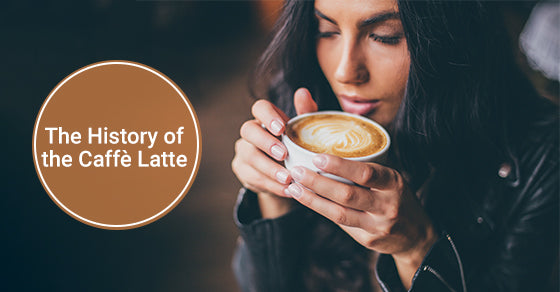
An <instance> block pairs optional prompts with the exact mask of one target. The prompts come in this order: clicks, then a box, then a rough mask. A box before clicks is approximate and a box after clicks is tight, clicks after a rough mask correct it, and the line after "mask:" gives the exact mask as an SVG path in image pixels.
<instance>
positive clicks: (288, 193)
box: [284, 188, 292, 197]
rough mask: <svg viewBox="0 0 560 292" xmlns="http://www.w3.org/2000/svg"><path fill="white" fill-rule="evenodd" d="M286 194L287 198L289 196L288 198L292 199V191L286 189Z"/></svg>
mask: <svg viewBox="0 0 560 292" xmlns="http://www.w3.org/2000/svg"><path fill="white" fill-rule="evenodd" d="M284 194H285V195H286V196H288V197H291V196H292V193H290V190H289V189H288V188H285V189H284Z"/></svg>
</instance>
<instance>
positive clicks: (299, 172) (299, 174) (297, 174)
mask: <svg viewBox="0 0 560 292" xmlns="http://www.w3.org/2000/svg"><path fill="white" fill-rule="evenodd" d="M290 174H291V175H292V178H293V179H295V180H296V181H300V180H302V179H303V168H301V167H299V166H297V167H294V168H292V170H290Z"/></svg>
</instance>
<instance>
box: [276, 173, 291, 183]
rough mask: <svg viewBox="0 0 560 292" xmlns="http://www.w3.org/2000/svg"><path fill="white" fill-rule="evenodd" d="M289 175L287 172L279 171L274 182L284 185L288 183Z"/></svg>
mask: <svg viewBox="0 0 560 292" xmlns="http://www.w3.org/2000/svg"><path fill="white" fill-rule="evenodd" d="M289 175H290V174H289V173H288V172H287V171H285V170H283V169H281V170H279V171H277V172H276V180H277V181H278V182H279V183H281V184H285V183H287V182H288V176H289Z"/></svg>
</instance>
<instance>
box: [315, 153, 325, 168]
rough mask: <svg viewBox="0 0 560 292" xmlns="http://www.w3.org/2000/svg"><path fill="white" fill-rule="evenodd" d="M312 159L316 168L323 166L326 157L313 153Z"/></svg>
mask: <svg viewBox="0 0 560 292" xmlns="http://www.w3.org/2000/svg"><path fill="white" fill-rule="evenodd" d="M312 161H313V164H315V166H317V167H318V168H323V167H325V166H326V165H327V158H326V157H325V156H323V155H315V157H313V160H312Z"/></svg>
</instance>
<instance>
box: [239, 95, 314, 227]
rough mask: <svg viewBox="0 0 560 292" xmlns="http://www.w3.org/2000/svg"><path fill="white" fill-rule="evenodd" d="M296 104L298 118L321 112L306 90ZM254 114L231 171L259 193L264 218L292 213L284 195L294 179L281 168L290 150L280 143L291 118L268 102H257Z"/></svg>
mask: <svg viewBox="0 0 560 292" xmlns="http://www.w3.org/2000/svg"><path fill="white" fill-rule="evenodd" d="M294 104H295V107H296V111H297V113H298V114H302V113H306V112H313V111H317V105H316V104H315V102H314V101H313V99H312V98H311V94H310V93H309V91H308V90H307V89H304V88H300V89H298V90H297V91H296V92H295V93H294ZM251 112H252V114H253V117H254V118H255V119H253V120H249V121H247V122H245V123H244V124H243V125H242V126H241V130H240V134H241V138H240V139H239V140H237V141H236V143H235V156H234V158H233V161H232V163H231V167H232V169H233V172H234V173H235V175H236V176H237V178H238V179H239V181H240V182H241V184H243V186H244V187H246V188H247V189H250V190H252V191H253V192H255V193H258V195H259V198H258V199H259V205H260V208H261V213H262V215H263V217H265V218H273V217H278V216H280V215H282V214H284V213H286V212H288V211H289V210H290V206H291V204H292V200H289V199H287V198H286V197H289V196H287V195H286V194H285V193H284V189H285V188H286V187H287V186H288V184H289V182H290V181H291V177H290V174H289V172H288V171H287V170H286V169H285V168H284V167H283V166H282V165H281V164H280V162H281V161H283V160H284V159H285V158H286V155H287V149H286V147H285V146H284V144H282V142H281V141H280V140H279V139H278V137H279V136H280V135H282V133H284V130H285V125H286V122H287V121H288V116H286V114H285V113H284V112H282V111H281V110H280V109H279V108H277V107H276V106H275V105H274V104H272V103H271V102H269V101H266V100H258V101H256V102H255V103H254V104H253V107H252V108H251Z"/></svg>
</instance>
